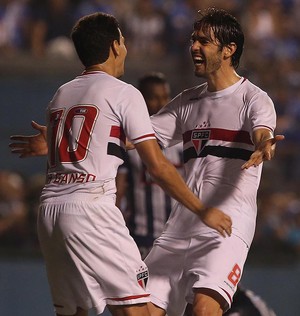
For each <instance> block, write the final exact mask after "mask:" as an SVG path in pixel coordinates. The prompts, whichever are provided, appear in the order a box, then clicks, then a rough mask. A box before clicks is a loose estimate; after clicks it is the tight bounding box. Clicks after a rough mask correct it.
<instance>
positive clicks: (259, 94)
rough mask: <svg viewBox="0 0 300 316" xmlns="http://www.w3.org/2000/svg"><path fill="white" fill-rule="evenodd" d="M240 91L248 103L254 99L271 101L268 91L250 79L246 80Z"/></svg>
mask: <svg viewBox="0 0 300 316" xmlns="http://www.w3.org/2000/svg"><path fill="white" fill-rule="evenodd" d="M240 89H241V92H242V93H243V95H244V98H245V99H246V100H248V101H249V100H251V99H253V98H262V99H271V98H270V96H269V95H268V94H267V92H266V91H264V90H262V89H261V88H260V87H258V86H257V85H255V84H254V83H252V82H251V81H249V80H248V79H244V81H243V83H242V84H241V86H240Z"/></svg>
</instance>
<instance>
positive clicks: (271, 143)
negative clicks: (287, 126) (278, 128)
mask: <svg viewBox="0 0 300 316" xmlns="http://www.w3.org/2000/svg"><path fill="white" fill-rule="evenodd" d="M283 139H284V136H283V135H276V136H274V137H273V138H270V139H268V140H265V141H263V142H262V143H261V144H259V146H258V147H257V149H256V150H255V151H254V153H253V154H252V155H251V156H250V159H249V160H248V161H247V162H245V163H244V164H243V165H242V167H241V168H242V169H248V168H250V167H252V166H254V167H257V166H258V165H259V164H261V163H262V162H263V161H265V160H271V159H272V158H273V156H274V153H275V145H276V143H277V142H278V141H282V140H283Z"/></svg>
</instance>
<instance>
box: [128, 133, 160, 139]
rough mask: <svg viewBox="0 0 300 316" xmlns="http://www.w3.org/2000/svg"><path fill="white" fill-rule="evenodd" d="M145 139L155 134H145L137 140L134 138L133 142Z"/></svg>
mask: <svg viewBox="0 0 300 316" xmlns="http://www.w3.org/2000/svg"><path fill="white" fill-rule="evenodd" d="M147 137H155V134H146V135H143V136H140V137H138V138H134V139H133V140H139V139H143V138H147Z"/></svg>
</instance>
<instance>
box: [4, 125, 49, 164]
mask: <svg viewBox="0 0 300 316" xmlns="http://www.w3.org/2000/svg"><path fill="white" fill-rule="evenodd" d="M31 126H32V127H33V128H34V129H35V130H36V131H38V132H39V133H38V134H35V135H28V136H25V135H12V136H11V137H10V139H11V140H12V141H13V142H12V143H10V144H9V147H10V148H11V152H12V153H13V154H18V155H19V157H20V158H27V157H36V156H46V155H47V153H48V146H47V128H46V126H43V125H40V124H38V123H36V122H34V121H32V122H31Z"/></svg>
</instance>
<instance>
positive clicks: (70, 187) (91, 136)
mask: <svg viewBox="0 0 300 316" xmlns="http://www.w3.org/2000/svg"><path fill="white" fill-rule="evenodd" d="M131 91H132V89H131V86H130V85H128V84H126V83H124V82H122V81H120V80H118V79H116V78H114V77H112V76H110V75H108V74H106V73H104V72H92V73H84V74H82V75H81V76H78V77H76V78H75V79H74V80H72V81H70V82H68V83H66V84H64V85H63V86H62V87H60V88H59V89H58V91H57V92H56V94H55V96H54V98H53V100H52V101H51V102H50V104H49V106H48V111H47V126H48V135H47V138H48V148H49V153H48V175H47V184H46V186H45V188H44V190H43V195H42V198H43V199H44V198H48V197H53V196H55V197H57V196H64V195H66V194H70V193H72V192H80V193H84V194H91V193H94V194H98V193H103V190H105V191H108V192H110V191H111V192H110V193H114V192H115V183H114V182H115V180H114V179H115V176H116V171H117V168H118V166H119V165H120V164H121V163H122V158H121V157H122V154H121V152H122V151H123V150H124V143H125V134H124V132H123V129H122V122H121V121H122V117H123V113H122V112H124V109H125V108H126V106H127V104H126V102H128V101H127V100H128V99H129V97H128V94H130V93H131ZM125 96H126V97H125ZM125 116H126V115H125ZM105 187H106V189H104V188H105Z"/></svg>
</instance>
